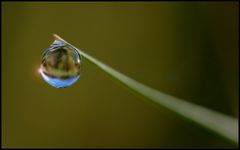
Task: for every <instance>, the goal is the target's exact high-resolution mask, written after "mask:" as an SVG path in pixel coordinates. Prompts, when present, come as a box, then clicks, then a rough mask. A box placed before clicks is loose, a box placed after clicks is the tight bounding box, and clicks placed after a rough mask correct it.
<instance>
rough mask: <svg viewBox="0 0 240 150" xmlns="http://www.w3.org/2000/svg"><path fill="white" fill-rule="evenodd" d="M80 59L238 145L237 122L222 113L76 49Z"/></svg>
mask: <svg viewBox="0 0 240 150" xmlns="http://www.w3.org/2000/svg"><path fill="white" fill-rule="evenodd" d="M54 37H55V38H56V39H58V40H61V41H64V42H66V43H67V44H69V45H70V46H72V47H74V48H76V47H75V46H73V45H72V44H70V43H68V42H67V41H65V40H64V39H62V38H61V37H59V36H58V35H56V34H55V35H54ZM76 49H77V50H78V51H79V53H80V54H81V55H82V57H83V58H84V59H86V60H88V61H89V62H91V63H92V64H94V65H95V66H97V68H99V69H100V70H102V71H103V72H105V73H107V74H108V75H109V76H111V77H112V78H114V79H116V80H117V81H119V82H120V83H122V84H123V85H125V86H126V87H127V88H129V89H130V90H132V91H134V92H135V93H137V94H139V95H141V96H143V97H145V98H146V100H150V101H152V102H154V103H156V104H158V105H159V106H162V107H164V108H166V109H168V110H170V111H172V112H174V113H175V114H177V115H180V116H181V117H182V118H184V119H187V120H189V121H192V122H194V123H196V124H197V125H200V126H201V127H203V128H204V129H207V130H210V131H212V132H213V133H215V134H217V135H219V136H221V137H224V138H225V139H226V140H229V141H231V142H233V143H235V144H238V120H237V119H235V118H232V117H230V116H227V115H224V114H222V113H219V112H216V111H213V110H210V109H208V108H205V107H202V106H199V105H196V104H192V103H189V102H187V101H184V100H182V99H179V98H176V97H174V96H171V95H167V94H165V93H162V92H160V91H157V90H155V89H152V88H150V87H148V86H146V85H144V84H142V83H139V82H138V81H135V80H134V79H131V78H130V77H128V76H126V75H124V74H122V73H120V72H118V71H116V70H115V69H113V68H111V67H109V66H108V65H106V64H104V63H102V62H100V61H99V60H97V59H95V58H94V57H92V56H90V55H88V54H87V53H85V52H83V51H82V50H80V49H78V48H76Z"/></svg>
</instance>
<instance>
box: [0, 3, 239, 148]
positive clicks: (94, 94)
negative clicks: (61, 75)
mask: <svg viewBox="0 0 240 150" xmlns="http://www.w3.org/2000/svg"><path fill="white" fill-rule="evenodd" d="M1 7H2V28H1V30H2V45H1V46H2V147H4V148H13V147H15V148H56V147H59V148H80V147H81V148H88V147H91V148H93V147H115V148H116V147H235V146H236V145H233V144H231V143H229V142H226V141H224V140H223V139H221V138H219V137H216V136H215V135H212V134H210V133H208V132H206V131H204V130H201V129H200V128H198V127H196V126H194V125H192V124H189V123H187V122H185V121H183V120H181V119H180V118H176V117H175V116H173V115H171V113H169V112H165V110H162V109H161V108H160V109H159V108H157V107H154V106H155V105H152V104H151V103H147V102H146V101H144V100H143V99H142V98H141V97H139V96H137V95H134V94H133V93H132V92H129V91H128V90H127V89H125V88H122V86H119V85H118V84H116V83H115V82H114V81H112V80H111V79H110V78H108V77H107V76H105V75H104V74H103V73H102V72H100V71H99V70H98V69H96V68H95V67H94V66H93V65H91V64H89V63H88V62H84V61H83V62H82V72H81V78H80V80H79V81H78V82H77V83H75V84H74V85H72V86H71V87H69V88H66V89H56V88H53V87H51V86H50V85H48V84H47V83H45V82H44V81H43V80H42V78H41V77H40V76H39V74H38V72H37V69H38V67H39V65H40V61H41V54H42V52H43V51H44V50H45V49H46V48H48V46H49V45H50V44H51V43H52V42H53V36H52V34H54V33H56V34H58V35H60V36H62V37H63V38H64V39H65V40H67V41H69V42H70V43H72V44H73V45H75V46H77V47H78V48H80V49H82V50H83V51H85V52H87V53H88V54H90V55H92V56H94V57H96V58H97V59H99V60H101V61H102V62H104V63H106V64H108V65H110V66H111V67H113V68H115V69H117V70H118V71H120V72H122V73H124V74H126V75H128V76H130V77H132V78H134V79H136V80H137V81H140V82H142V83H144V84H146V85H148V86H151V87H153V88H155V89H157V90H160V91H163V92H165V93H167V94H171V95H174V96H177V97H179V98H182V99H185V100H186V101H190V102H192V103H196V104H200V105H203V106H206V107H208V108H211V109H214V110H216V111H219V112H222V113H225V114H227V115H229V116H233V117H238V111H239V107H238V98H239V97H238V88H239V87H238V81H239V80H238V54H239V51H238V49H239V45H238V40H239V34H238V32H239V28H238V27H239V20H238V17H239V15H238V12H239V6H238V3H237V2H71V3H66V2H58V3H56V2H2V6H1Z"/></svg>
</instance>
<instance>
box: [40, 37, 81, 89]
mask: <svg viewBox="0 0 240 150" xmlns="http://www.w3.org/2000/svg"><path fill="white" fill-rule="evenodd" d="M80 63H81V57H80V54H79V52H78V51H77V50H76V49H74V48H73V47H71V46H70V45H68V44H66V43H65V42H62V41H59V40H55V41H54V42H53V44H52V45H51V46H50V47H49V48H48V49H47V50H46V51H44V53H43V56H42V64H41V66H40V69H39V73H40V74H41V76H42V77H43V79H44V80H45V81H46V82H47V83H48V84H50V85H52V86H53V87H56V88H64V87H68V86H70V85H72V84H73V83H75V82H76V81H77V80H78V79H79V77H80Z"/></svg>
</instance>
